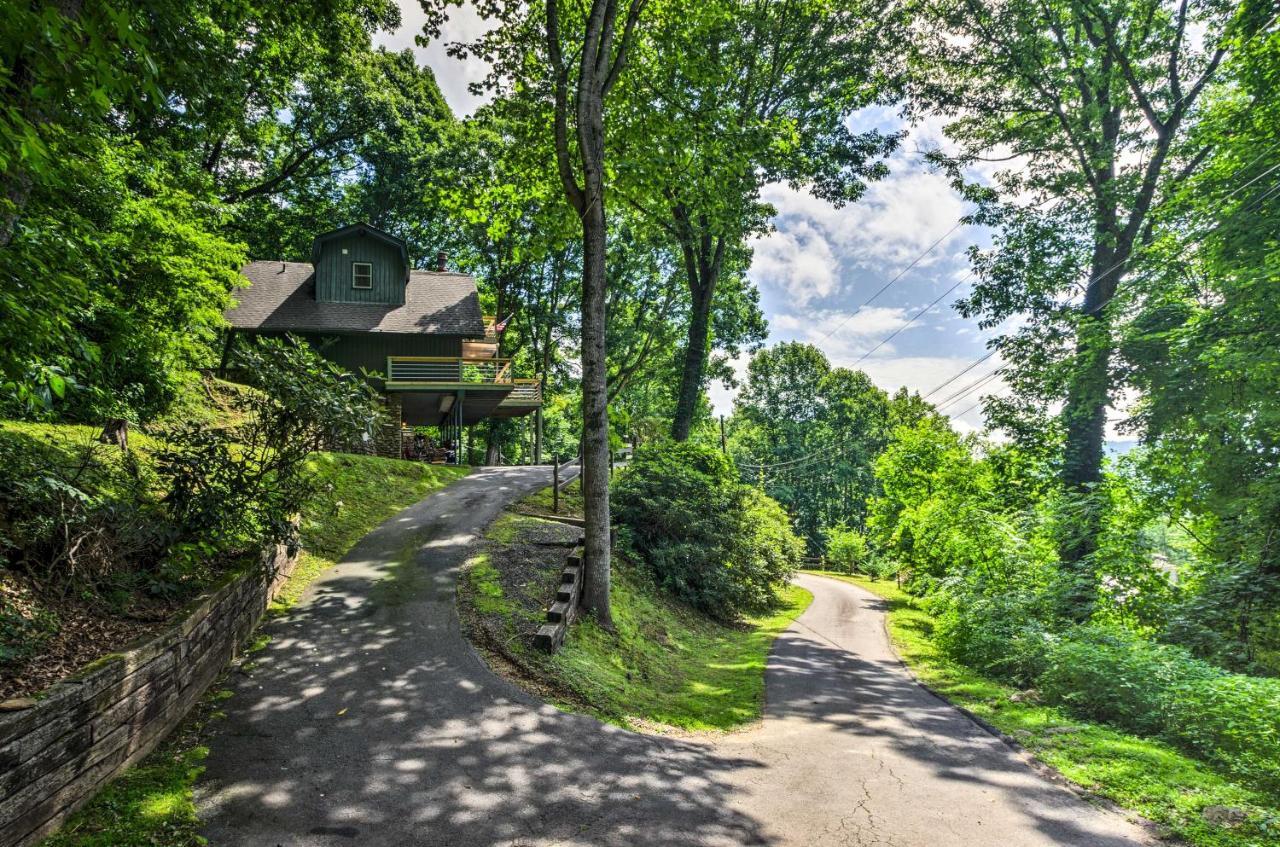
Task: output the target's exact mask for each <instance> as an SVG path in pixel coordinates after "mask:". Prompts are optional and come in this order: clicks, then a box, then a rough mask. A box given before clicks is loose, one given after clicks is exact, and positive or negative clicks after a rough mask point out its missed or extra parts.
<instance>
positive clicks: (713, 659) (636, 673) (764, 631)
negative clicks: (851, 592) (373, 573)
mask: <svg viewBox="0 0 1280 847" xmlns="http://www.w3.org/2000/svg"><path fill="white" fill-rule="evenodd" d="M539 498H542V499H545V498H546V492H541V493H540V495H535V498H534V502H535V503H536V502H540V500H539ZM529 502H530V501H529V500H525V501H523V503H522V504H518V505H517V507H516V508H521V507H523V506H527V505H528V504H529ZM557 527H558V530H557V529H556V528H557ZM576 532H577V530H569V529H567V528H566V527H564V526H562V525H559V524H551V523H550V522H548V521H543V520H539V519H536V518H532V517H527V516H524V515H518V514H508V515H506V516H504V517H503V518H501V519H499V520H498V521H497V522H495V523H494V525H493V526H492V527H491V528H490V530H489V532H488V533H487V535H486V539H485V545H484V547H483V549H482V550H481V551H480V552H479V553H478V554H477V555H476V556H475V557H473V558H472V560H471V562H469V564H468V570H467V573H466V576H465V579H464V581H463V585H462V590H461V591H460V592H459V607H460V611H461V613H462V617H463V621H464V623H465V624H466V625H467V628H468V633H469V634H470V636H471V637H472V638H473V639H475V640H476V641H477V643H479V644H480V645H481V646H482V648H483V649H485V651H486V652H488V653H489V654H490V657H491V659H494V662H493V664H494V666H495V668H496V669H498V670H499V671H500V672H507V671H511V672H512V673H513V674H514V676H515V677H516V680H517V681H518V682H521V683H523V684H525V685H526V686H528V687H529V688H531V689H533V690H534V691H536V692H537V693H538V694H539V695H540V696H542V697H544V698H545V699H547V700H549V701H551V702H553V703H555V704H556V705H558V706H560V707H561V708H564V709H569V710H576V711H583V712H587V713H590V714H593V715H595V716H596V717H598V718H600V719H601V720H605V721H608V722H610V723H614V724H617V725H619V726H623V727H627V728H631V729H645V730H657V731H662V730H663V729H664V728H671V727H674V728H677V729H681V730H690V731H707V730H729V729H734V728H738V727H742V726H744V725H746V724H749V723H751V722H752V721H755V720H758V719H759V717H760V712H761V709H762V707H763V703H764V670H765V662H766V660H767V658H768V653H769V648H770V646H771V645H772V644H773V639H774V638H775V637H777V635H778V634H779V633H781V632H782V631H783V630H785V629H786V628H787V627H788V626H790V624H791V621H793V620H794V619H795V618H796V617H797V616H798V615H799V614H800V613H801V612H803V611H804V610H805V609H806V608H807V607H808V605H809V603H810V602H811V601H812V600H813V597H812V595H810V594H809V592H807V591H805V590H804V589H802V588H800V587H798V586H788V587H787V588H785V589H784V590H783V592H782V596H781V603H780V604H779V607H778V608H777V609H776V610H775V611H774V612H772V613H769V614H764V615H760V616H758V617H753V618H749V619H747V620H745V621H742V622H741V623H738V624H732V625H730V624H725V623H721V622H717V621H714V620H711V619H709V618H707V617H706V616H704V615H702V614H699V613H697V612H695V611H693V610H692V609H690V608H688V607H686V606H683V605H681V604H678V603H674V602H672V601H670V600H668V599H666V598H665V597H664V596H663V594H662V592H661V591H659V590H658V588H657V586H655V585H654V584H653V581H652V579H651V578H650V577H649V575H648V571H647V570H646V569H645V568H643V567H641V566H638V565H635V564H633V563H631V562H630V561H628V560H627V559H626V558H625V557H624V556H622V555H618V554H615V556H614V558H613V578H612V594H611V597H612V602H613V618H614V625H615V627H616V631H615V632H608V631H606V630H604V629H602V628H601V627H599V626H597V625H596V624H595V622H594V620H592V619H590V618H579V620H578V621H577V622H575V623H574V625H573V626H572V627H571V628H570V630H569V635H568V638H567V640H566V642H565V645H564V647H562V648H561V650H560V651H559V652H558V653H556V654H555V655H554V656H547V655H545V654H543V653H541V652H539V651H538V650H536V649H535V648H534V647H533V646H532V636H533V633H534V632H535V631H536V629H537V626H538V624H539V623H540V622H541V621H542V619H543V613H544V611H545V608H546V605H547V603H548V602H549V601H550V599H551V597H552V596H553V595H554V592H555V586H556V585H557V584H558V583H559V574H560V570H561V569H562V568H563V567H564V562H565V557H566V555H567V554H568V551H569V548H570V547H571V546H572V543H573V541H572V540H570V541H569V542H568V546H563V545H564V542H563V541H561V542H560V544H561V546H554V545H553V544H552V539H553V538H555V537H557V535H558V536H559V537H562V538H569V539H573V538H576Z"/></svg>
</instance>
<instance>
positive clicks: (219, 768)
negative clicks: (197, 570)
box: [197, 478, 766, 847]
mask: <svg viewBox="0 0 1280 847" xmlns="http://www.w3.org/2000/svg"><path fill="white" fill-rule="evenodd" d="M472 479H473V478H472ZM436 496H437V497H438V498H440V499H438V500H436V501H435V503H434V504H433V506H432V507H431V508H425V507H422V505H423V504H419V507H413V509H411V510H409V511H408V512H406V513H403V514H402V515H401V516H398V517H397V518H394V519H392V521H391V522H388V524H384V526H383V527H382V528H380V529H379V530H377V531H375V533H374V534H373V535H371V536H370V537H368V538H366V539H365V541H363V542H361V544H360V545H357V548H356V549H354V550H353V551H352V553H351V554H350V555H349V556H348V557H347V558H346V559H344V562H345V563H347V566H346V567H343V568H339V569H337V571H335V572H333V573H331V574H330V575H328V576H326V577H323V578H322V579H321V581H320V582H318V583H317V584H316V585H315V586H313V588H312V590H311V591H310V593H309V596H308V597H306V598H304V601H303V602H302V603H301V604H299V606H298V607H296V608H295V609H294V610H293V611H292V612H290V613H288V614H287V615H285V616H283V617H282V618H280V619H278V620H276V621H274V622H272V623H271V624H270V625H269V626H268V628H267V631H268V632H269V634H270V635H271V636H272V641H271V643H270V644H269V645H268V646H267V648H266V649H265V650H263V651H262V652H261V653H260V654H258V656H257V657H256V658H257V662H256V665H255V666H253V667H252V668H251V669H250V670H249V671H247V672H246V673H242V674H240V675H238V678H237V679H236V680H234V681H233V683H232V685H231V688H232V689H233V690H234V691H235V696H234V697H233V698H231V699H230V700H229V701H227V707H226V710H227V712H228V717H229V718H230V719H229V720H228V721H225V722H223V724H222V728H221V731H220V733H219V734H218V735H217V736H216V737H214V738H213V740H212V742H211V744H210V747H211V752H210V756H209V758H208V761H207V771H206V775H205V777H204V778H203V780H202V782H201V783H200V785H199V786H198V789H197V800H198V806H199V808H200V813H201V818H202V819H203V820H204V821H205V822H206V827H205V834H206V836H207V837H208V838H209V839H210V842H211V843H212V844H215V845H241V844H243V845H253V847H257V846H258V845H266V847H273V846H274V845H304V844H305V845H330V844H360V845H383V844H385V845H451V847H452V845H457V846H458V847H463V845H495V844H504V845H506V844H510V845H518V844H529V845H532V844H551V843H555V844H582V845H588V844H589V845H605V846H607V845H619V847H621V845H654V847H657V845H674V844H690V843H697V844H724V845H745V844H762V843H766V842H765V840H764V838H763V836H762V835H761V830H760V826H759V824H758V823H757V822H756V821H755V820H753V819H752V818H751V817H749V816H748V815H746V814H743V813H741V812H734V811H729V810H728V806H729V804H728V795H729V792H730V791H731V788H730V786H729V782H728V780H727V779H726V776H727V775H728V774H730V773H735V772H738V773H740V772H742V771H743V770H746V769H751V768H754V767H757V764H756V763H755V762H753V761H751V760H749V759H745V758H739V757H730V756H724V755H721V754H718V753H717V752H716V751H714V750H713V749H711V748H710V747H708V746H703V745H698V744H692V743H686V742H680V741H675V740H671V739H665V738H658V737H652V736H642V735H636V734H633V733H629V732H626V731H623V730H620V729H617V728H614V727H609V726H605V725H603V724H601V723H599V722H598V721H595V720H594V719H591V718H589V717H585V716H579V715H570V714H565V713H562V712H559V711H557V710H556V709H554V708H552V707H550V706H547V705H545V704H542V703H538V702H536V701H534V700H533V699H531V698H529V697H528V696H527V695H525V694H523V693H522V692H520V691H519V690H517V689H516V688H514V687H513V686H511V685H510V684H508V683H506V682H505V681H503V680H501V679H499V678H497V677H496V676H494V675H493V674H492V673H490V672H489V671H488V669H487V668H486V667H485V666H484V664H483V662H482V660H481V659H480V658H479V657H478V656H477V655H476V654H475V652H474V651H473V650H472V649H471V647H470V646H469V645H468V644H467V643H466V641H465V640H464V639H463V638H462V636H461V634H460V632H459V625H458V620H457V615H456V612H455V610H454V607H453V603H454V586H455V584H456V579H457V571H458V568H459V566H460V565H461V563H462V562H463V561H464V560H465V557H466V553H467V549H468V546H469V545H470V543H471V542H472V541H473V540H474V534H473V533H472V532H471V531H470V530H471V529H478V528H479V527H483V526H484V525H485V524H486V523H488V521H489V520H490V519H491V517H492V515H491V514H489V512H491V511H494V510H495V506H494V504H495V503H499V504H500V502H501V501H502V500H503V499H504V497H503V496H501V495H496V494H495V492H494V491H493V490H491V489H486V488H484V487H483V486H476V485H471V486H467V484H466V483H460V484H458V485H456V486H454V487H453V488H452V489H449V490H447V491H446V492H442V493H441V494H440V495H436ZM505 499H510V498H509V497H507V498H505ZM420 507H421V508H420ZM496 508H500V505H498V506H497V507H496ZM414 509H416V510H417V512H416V513H415V512H414ZM379 579H381V581H378V580H379Z"/></svg>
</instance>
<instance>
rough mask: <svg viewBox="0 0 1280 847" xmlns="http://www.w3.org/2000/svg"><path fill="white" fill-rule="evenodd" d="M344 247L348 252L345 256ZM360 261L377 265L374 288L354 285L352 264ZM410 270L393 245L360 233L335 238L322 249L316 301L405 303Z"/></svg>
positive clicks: (317, 276)
mask: <svg viewBox="0 0 1280 847" xmlns="http://www.w3.org/2000/svg"><path fill="white" fill-rule="evenodd" d="M343 250H346V251H347V252H346V254H345V255H344V254H343V252H342V251H343ZM356 262H368V263H369V264H370V265H372V266H373V287H372V288H354V287H352V284H351V282H352V275H351V266H352V265H353V264H354V263H356ZM406 270H407V269H406V268H405V266H404V261H403V260H402V259H401V258H400V252H399V251H398V250H396V248H395V247H393V246H391V245H390V244H386V243H384V242H382V241H379V240H377V239H376V238H369V237H367V236H362V235H359V234H352V235H349V236H346V237H344V238H335V239H333V240H331V241H328V242H326V243H325V244H324V245H323V246H322V247H321V248H320V260H319V261H318V262H317V263H316V300H318V301H320V302H322V303H384V304H386V305H389V306H403V305H404V280H405V273H406ZM422 355H424V356H425V355H430V354H426V353H424V354H422Z"/></svg>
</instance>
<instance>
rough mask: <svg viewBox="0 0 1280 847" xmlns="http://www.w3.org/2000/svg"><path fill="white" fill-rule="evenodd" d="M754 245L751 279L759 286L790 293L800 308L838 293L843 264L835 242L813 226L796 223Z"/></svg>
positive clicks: (803, 222)
mask: <svg viewBox="0 0 1280 847" xmlns="http://www.w3.org/2000/svg"><path fill="white" fill-rule="evenodd" d="M753 246H754V248H755V253H754V256H753V258H752V262H751V277H752V279H754V280H755V281H756V283H757V284H759V285H762V286H773V287H774V288H777V289H780V290H782V291H784V292H786V294H787V295H788V297H789V298H790V300H791V301H792V302H794V303H795V304H796V305H798V306H807V305H808V304H809V303H810V302H812V301H813V300H815V299H821V298H824V297H828V296H830V295H831V294H832V293H833V292H834V291H835V289H836V282H837V280H838V278H839V277H838V273H837V271H838V268H839V265H838V263H837V261H836V257H835V254H834V252H833V251H832V248H831V243H830V242H829V241H828V240H827V238H826V237H825V236H824V235H823V234H822V232H820V231H819V229H818V228H817V227H815V226H813V225H812V224H810V223H808V222H806V221H796V222H794V223H793V224H792V225H790V226H788V227H787V228H786V229H785V230H782V229H779V230H777V231H775V232H771V233H769V234H768V235H766V236H764V237H763V238H761V239H759V240H758V241H756V242H755V244H754V245H753Z"/></svg>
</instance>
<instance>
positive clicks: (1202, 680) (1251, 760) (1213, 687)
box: [1165, 674, 1280, 793]
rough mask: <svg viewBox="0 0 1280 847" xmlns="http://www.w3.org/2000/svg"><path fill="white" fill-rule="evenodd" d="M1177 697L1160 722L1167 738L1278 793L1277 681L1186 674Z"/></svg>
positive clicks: (1279, 686) (1279, 726)
mask: <svg viewBox="0 0 1280 847" xmlns="http://www.w3.org/2000/svg"><path fill="white" fill-rule="evenodd" d="M1176 698H1177V699H1176V700H1175V702H1174V705H1173V707H1172V708H1171V709H1169V711H1168V720H1167V725H1166V727H1165V733H1166V734H1167V735H1168V736H1169V737H1170V738H1173V739H1176V740H1177V741H1178V743H1180V744H1182V745H1183V746H1185V747H1187V748H1188V749H1190V750H1193V751H1195V752H1196V753H1198V754H1199V755H1201V756H1203V757H1204V758H1205V759H1207V760H1208V761H1210V762H1213V763H1214V764H1215V765H1217V766H1218V767H1220V768H1222V769H1223V770H1224V771H1226V772H1227V773H1231V774H1234V775H1236V776H1237V777H1239V778H1241V779H1244V780H1247V781H1249V782H1252V783H1255V784H1257V785H1260V786H1263V787H1265V788H1266V789H1267V790H1269V791H1271V792H1273V793H1280V680H1277V679H1261V678H1258V677H1250V676H1243V675H1241V674H1229V675H1209V674H1206V675H1205V676H1203V677H1199V678H1194V677H1193V678H1191V679H1190V680H1189V681H1188V682H1187V684H1186V685H1184V686H1182V687H1180V688H1179V689H1178V690H1177V692H1176Z"/></svg>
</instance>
